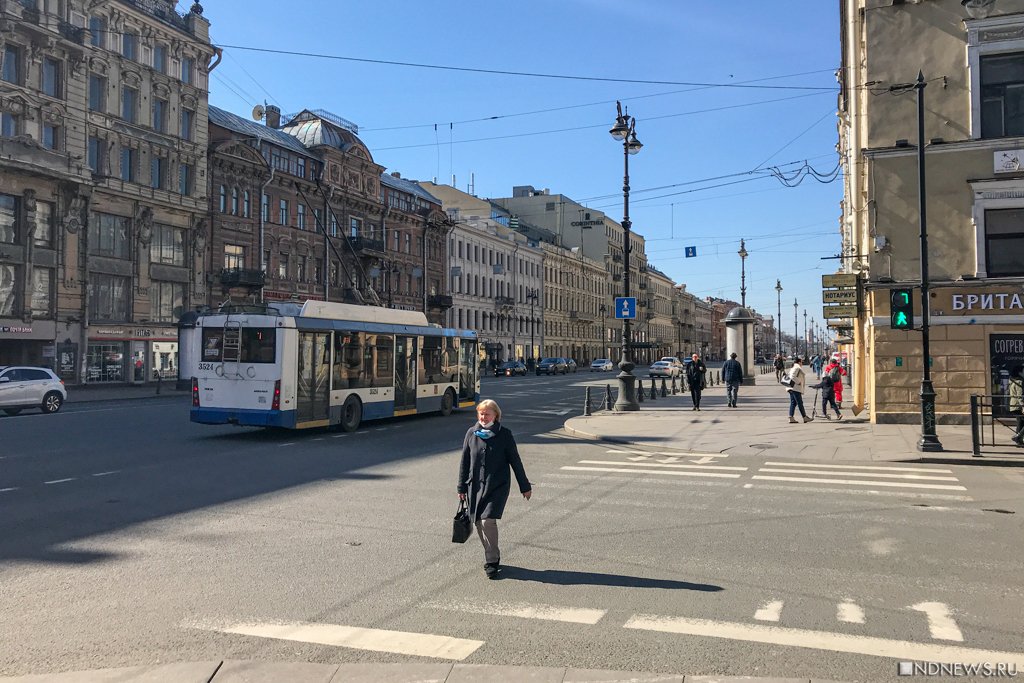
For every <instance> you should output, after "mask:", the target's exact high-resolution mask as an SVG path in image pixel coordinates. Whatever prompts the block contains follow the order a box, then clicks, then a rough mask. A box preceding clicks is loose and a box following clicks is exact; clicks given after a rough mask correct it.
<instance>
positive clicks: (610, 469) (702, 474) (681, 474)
mask: <svg viewBox="0 0 1024 683" xmlns="http://www.w3.org/2000/svg"><path fill="white" fill-rule="evenodd" d="M560 469H563V470H569V471H573V472H579V471H584V472H628V473H629V474H645V475H646V474H672V475H675V476H679V477H722V478H726V479H739V478H740V476H742V475H739V474H726V473H724V472H674V471H673V472H663V471H660V470H634V469H624V468H619V467H562V468H560Z"/></svg>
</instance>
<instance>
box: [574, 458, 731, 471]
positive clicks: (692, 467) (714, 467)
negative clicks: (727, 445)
mask: <svg viewBox="0 0 1024 683" xmlns="http://www.w3.org/2000/svg"><path fill="white" fill-rule="evenodd" d="M577 464H578V465H629V466H631V467H670V468H673V469H675V468H682V469H690V470H731V471H733V472H746V471H747V468H746V467H730V466H728V465H681V464H676V463H667V462H622V461H621V460H580V461H579V462H578V463H577Z"/></svg>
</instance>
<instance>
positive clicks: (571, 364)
mask: <svg viewBox="0 0 1024 683" xmlns="http://www.w3.org/2000/svg"><path fill="white" fill-rule="evenodd" d="M565 366H566V368H568V371H569V372H576V371H577V370H579V366H577V365H576V361H575V360H573V359H572V358H566V359H565Z"/></svg>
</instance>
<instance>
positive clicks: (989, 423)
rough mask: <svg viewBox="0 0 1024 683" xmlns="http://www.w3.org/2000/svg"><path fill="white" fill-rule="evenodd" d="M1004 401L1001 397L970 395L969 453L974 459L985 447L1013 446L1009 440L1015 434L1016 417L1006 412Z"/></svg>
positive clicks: (1003, 397) (1005, 399) (979, 455)
mask: <svg viewBox="0 0 1024 683" xmlns="http://www.w3.org/2000/svg"><path fill="white" fill-rule="evenodd" d="M1006 401H1007V397H1006V396H1003V395H992V394H988V395H985V394H972V395H971V451H972V452H973V453H974V455H975V456H976V457H981V449H982V448H984V447H986V446H989V447H995V446H1003V447H1005V446H1010V445H1014V444H1013V442H1012V441H1011V440H1010V439H1011V438H1012V437H1013V436H1014V434H1016V433H1017V416H1016V415H1012V414H1010V413H1009V412H1008V411H1007V406H1006Z"/></svg>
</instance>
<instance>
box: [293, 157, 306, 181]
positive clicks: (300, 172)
mask: <svg viewBox="0 0 1024 683" xmlns="http://www.w3.org/2000/svg"><path fill="white" fill-rule="evenodd" d="M295 175H297V176H299V177H300V178H305V177H306V160H305V159H303V158H302V157H299V158H298V159H296V160H295Z"/></svg>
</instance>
